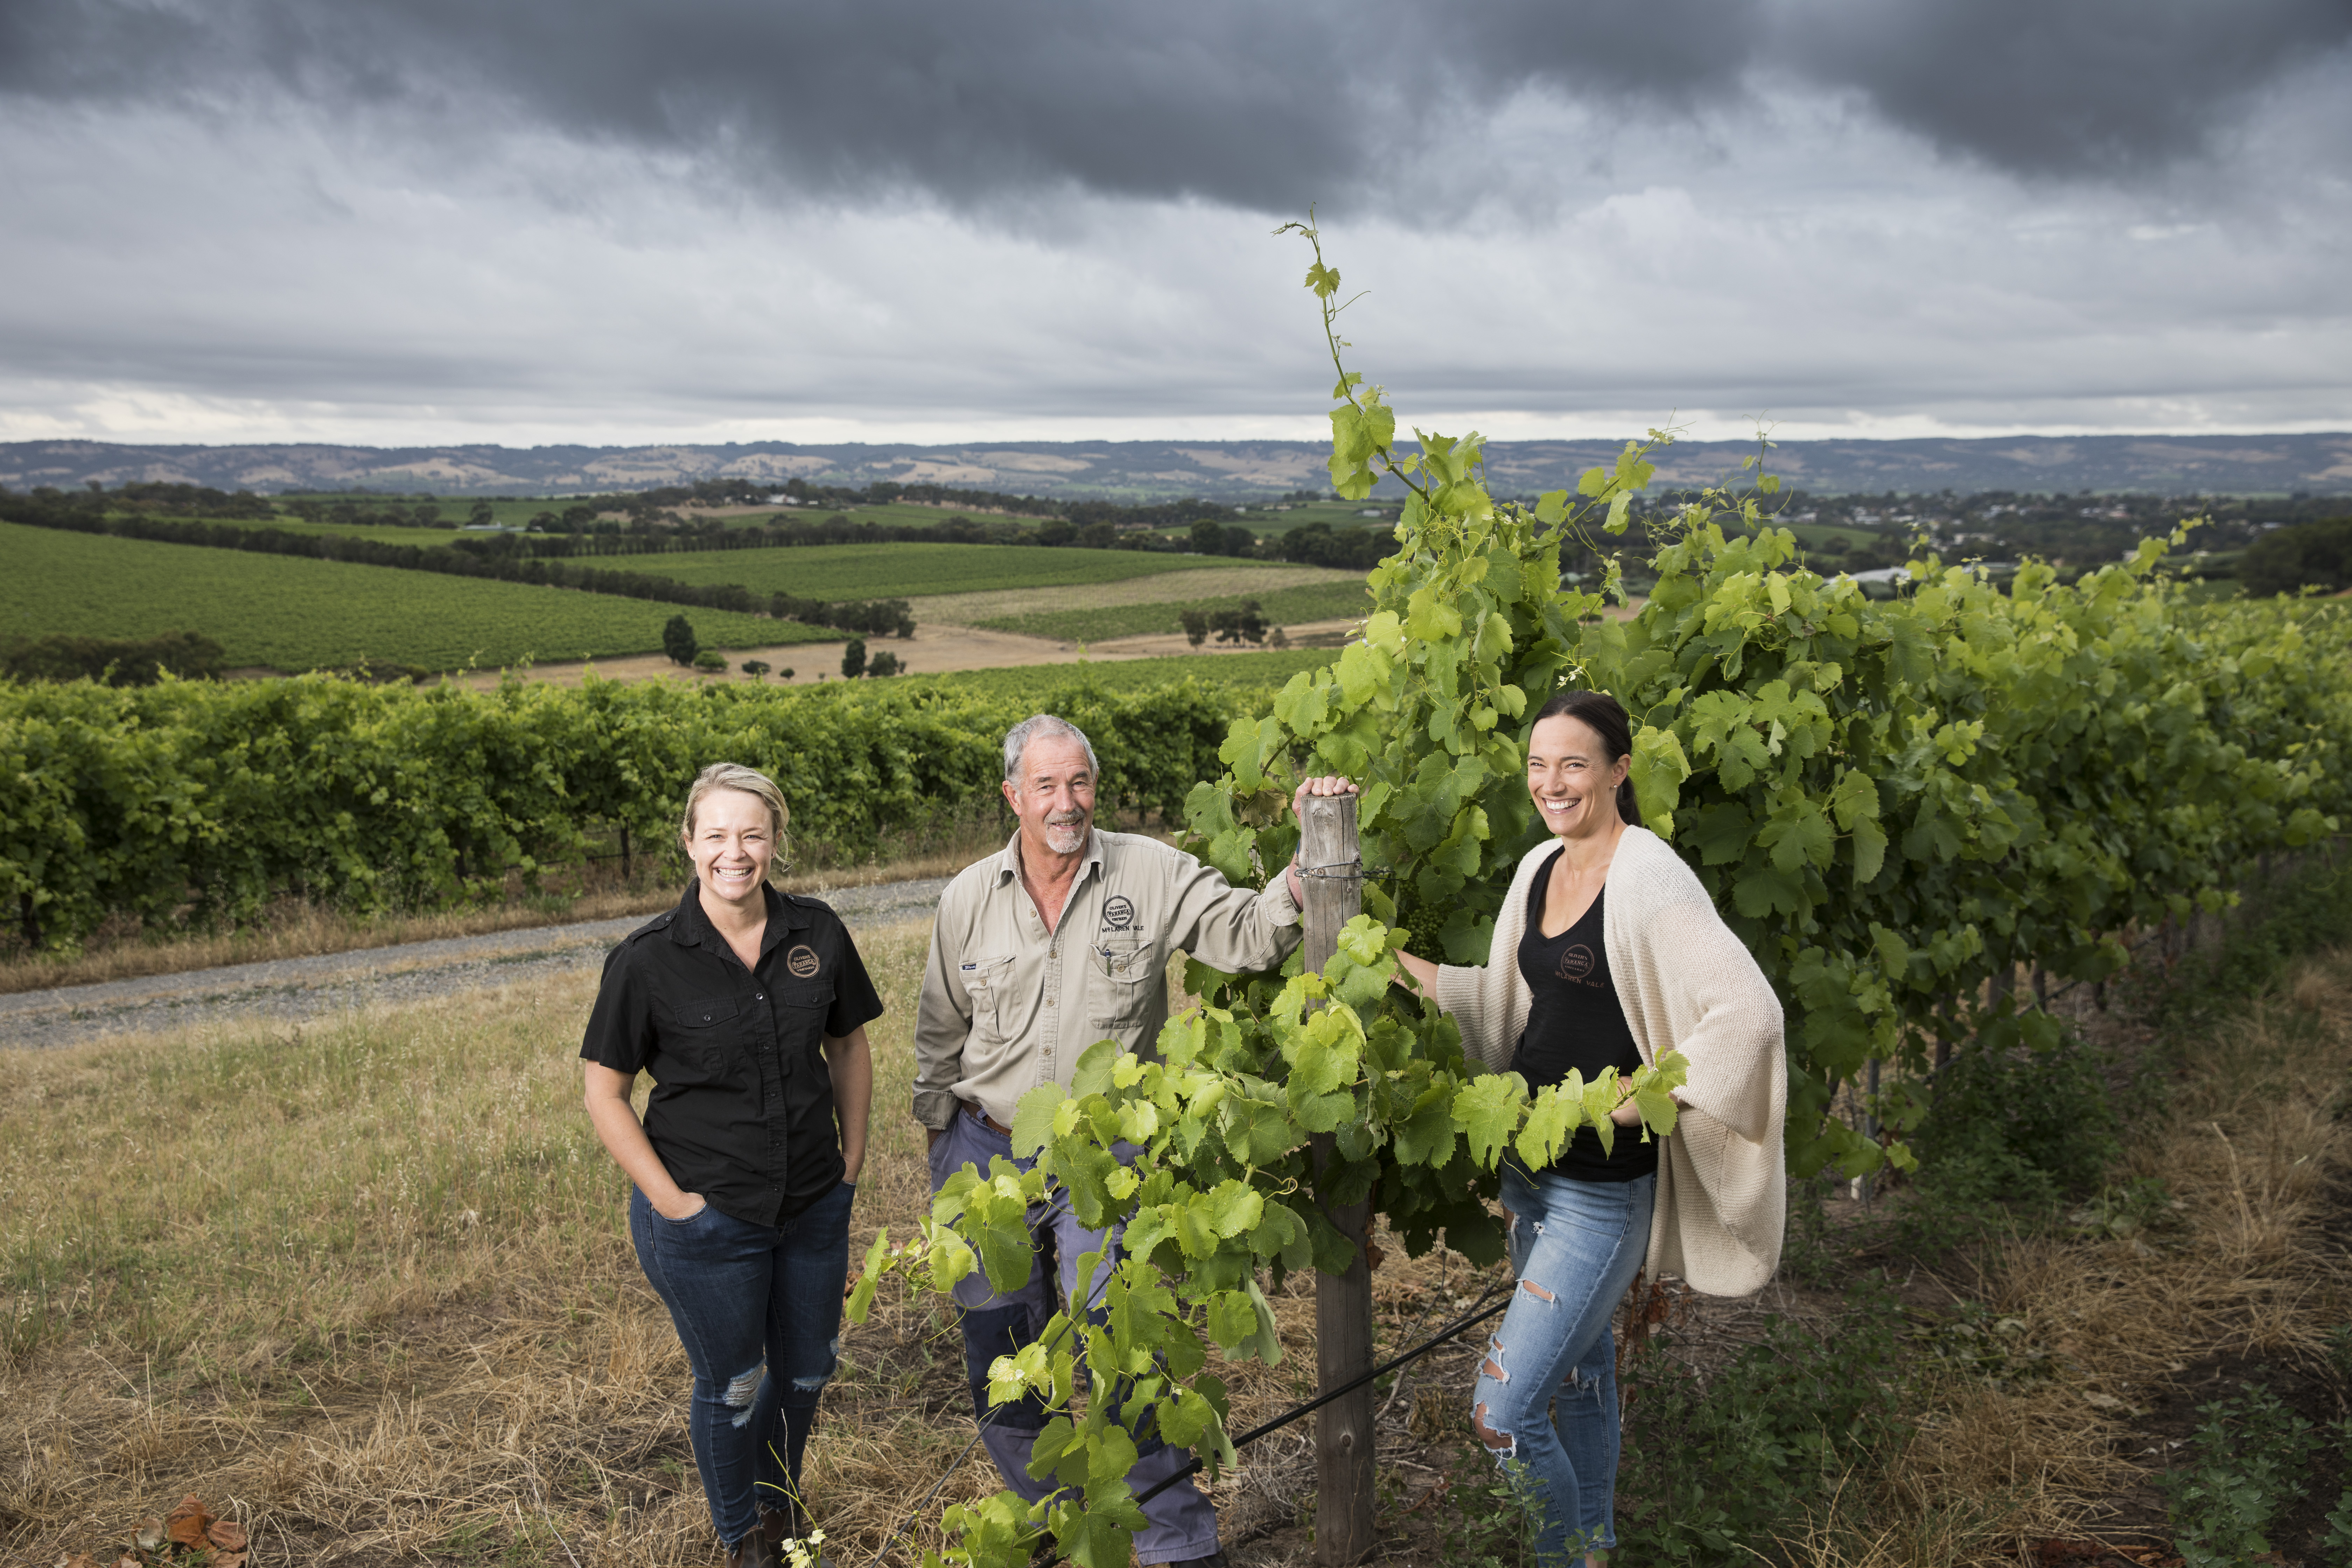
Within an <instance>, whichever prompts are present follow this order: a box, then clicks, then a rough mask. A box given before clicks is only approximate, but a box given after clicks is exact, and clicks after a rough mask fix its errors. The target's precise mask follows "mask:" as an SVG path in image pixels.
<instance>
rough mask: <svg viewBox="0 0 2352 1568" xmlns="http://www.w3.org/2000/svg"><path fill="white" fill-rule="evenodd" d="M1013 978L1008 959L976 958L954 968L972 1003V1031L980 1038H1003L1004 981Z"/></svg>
mask: <svg viewBox="0 0 2352 1568" xmlns="http://www.w3.org/2000/svg"><path fill="white" fill-rule="evenodd" d="M1012 977H1013V961H1012V960H1011V959H1009V958H976V959H974V960H972V961H971V963H966V964H964V965H963V966H962V967H961V968H960V969H958V970H957V971H956V978H957V979H959V980H961V981H962V982H963V994H964V997H965V1000H966V1001H968V1002H969V1003H970V1004H971V1032H972V1034H973V1035H974V1036H975V1037H978V1038H980V1039H983V1040H1001V1039H1003V1037H1004V1023H1003V1010H1004V983H1005V982H1006V981H1008V980H1010V979H1011V978H1012Z"/></svg>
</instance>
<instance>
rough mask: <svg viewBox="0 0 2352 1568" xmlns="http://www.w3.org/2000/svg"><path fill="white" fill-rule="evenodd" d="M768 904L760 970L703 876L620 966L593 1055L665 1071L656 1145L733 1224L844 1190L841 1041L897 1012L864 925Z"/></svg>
mask: <svg viewBox="0 0 2352 1568" xmlns="http://www.w3.org/2000/svg"><path fill="white" fill-rule="evenodd" d="M761 890H762V891H763V892H764V893H765V894H766V896H767V903H768V924H767V929H766V930H765V931H762V932H761V936H760V962H759V963H757V964H756V965H754V966H753V967H751V969H748V970H747V969H745V968H744V967H743V961H742V960H741V959H740V958H738V957H736V956H735V952H734V949H732V948H730V947H729V946H728V945H727V939H726V938H725V937H723V936H721V935H720V934H719V932H718V931H715V930H713V929H712V927H711V924H710V922H709V920H708V919H707V918H705V916H704V915H703V912H702V901H701V899H700V897H699V885H698V883H696V882H688V884H687V889H686V897H685V898H684V899H682V900H679V901H678V906H677V909H675V910H671V911H670V912H669V913H667V914H664V915H656V916H655V917H654V918H653V919H652V920H651V921H647V922H646V924H645V925H643V926H640V927H638V928H637V929H636V930H635V931H631V932H630V933H629V934H628V935H627V936H626V937H625V938H624V939H623V940H622V942H621V944H620V945H619V946H617V947H615V948H614V949H613V951H612V952H611V953H610V954H608V955H607V956H606V957H605V960H604V985H603V987H602V989H600V990H599V991H598V992H597V994H596V1008H595V1011H594V1012H593V1013H591V1014H590V1015H589V1017H588V1033H587V1037H586V1038H585V1039H584V1040H583V1041H582V1042H581V1046H580V1055H581V1058H582V1059H583V1060H584V1061H592V1062H595V1063H596V1064H598V1065H599V1066H602V1067H608V1068H612V1069H613V1070H614V1071H615V1072H624V1073H628V1074H630V1075H632V1076H635V1074H636V1073H638V1072H646V1073H650V1074H652V1075H653V1079H654V1092H653V1098H652V1100H650V1101H649V1102H648V1103H647V1104H646V1136H647V1137H648V1138H649V1139H651V1140H652V1142H653V1146H654V1152H655V1153H656V1154H658V1155H660V1156H661V1163H663V1164H664V1165H665V1166H667V1168H668V1170H669V1174H670V1179H671V1180H672V1181H674V1182H676V1183H677V1184H678V1185H679V1186H680V1187H682V1188H684V1189H685V1190H686V1191H688V1192H689V1193H700V1194H702V1195H703V1196H704V1197H705V1198H706V1199H708V1200H709V1202H710V1204H711V1205H713V1206H714V1207H716V1208H717V1209H718V1210H719V1212H720V1213H721V1214H727V1215H734V1216H735V1217H736V1218H737V1219H740V1220H747V1221H749V1222H751V1224H754V1225H780V1224H782V1222H783V1221H785V1220H787V1219H790V1218H791V1217H792V1216H793V1215H796V1214H798V1213H800V1212H801V1211H802V1210H803V1209H805V1208H807V1207H808V1206H809V1205H811V1204H813V1203H814V1202H816V1200H817V1199H819V1198H821V1197H823V1196H824V1194H827V1193H829V1192H831V1191H833V1189H834V1188H835V1186H836V1185H838V1184H840V1181H841V1177H842V1172H843V1170H844V1166H843V1164H842V1161H841V1127H840V1123H839V1121H837V1120H836V1118H835V1110H834V1103H833V1074H832V1072H831V1070H830V1069H829V1068H827V1066H826V1064H825V1059H824V1039H825V1037H827V1036H831V1037H834V1038H835V1039H841V1038H843V1037H846V1036H847V1035H848V1034H849V1033H850V1032H851V1031H852V1030H854V1029H856V1027H857V1026H860V1025H861V1024H865V1023H866V1022H868V1021H870V1020H872V1019H875V1018H878V1017H880V1016H882V998H881V997H880V996H878V995H877V994H875V990H874V983H873V981H871V980H870V979H868V978H867V977H866V965H865V963H863V962H862V961H861V960H860V959H859V958H858V956H857V948H856V944H855V943H853V942H851V941H850V940H849V931H848V928H847V927H845V926H844V925H843V924H842V923H841V918H840V917H839V916H838V915H835V913H834V912H833V910H831V909H829V908H828V907H826V906H825V905H824V904H822V903H819V902H818V901H817V900H814V899H802V898H792V897H787V896H786V895H784V894H782V893H779V892H777V891H776V890H775V889H773V888H767V889H761Z"/></svg>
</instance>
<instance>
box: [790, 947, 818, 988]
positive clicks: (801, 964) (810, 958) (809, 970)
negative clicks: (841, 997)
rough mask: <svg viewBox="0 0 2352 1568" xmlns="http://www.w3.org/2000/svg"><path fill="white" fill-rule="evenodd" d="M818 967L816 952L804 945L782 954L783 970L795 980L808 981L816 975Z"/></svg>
mask: <svg viewBox="0 0 2352 1568" xmlns="http://www.w3.org/2000/svg"><path fill="white" fill-rule="evenodd" d="M819 967H820V966H819V964H818V963H817V956H816V950H815V949H814V948H813V947H809V946H807V945H805V944H803V945H802V946H799V947H795V948H793V950H792V951H791V952H788V953H786V954H784V968H785V969H786V970H788V971H789V972H790V973H791V974H792V976H793V979H795V980H806V979H809V978H810V977H812V976H813V975H814V974H815V973H816V972H817V970H818V968H819Z"/></svg>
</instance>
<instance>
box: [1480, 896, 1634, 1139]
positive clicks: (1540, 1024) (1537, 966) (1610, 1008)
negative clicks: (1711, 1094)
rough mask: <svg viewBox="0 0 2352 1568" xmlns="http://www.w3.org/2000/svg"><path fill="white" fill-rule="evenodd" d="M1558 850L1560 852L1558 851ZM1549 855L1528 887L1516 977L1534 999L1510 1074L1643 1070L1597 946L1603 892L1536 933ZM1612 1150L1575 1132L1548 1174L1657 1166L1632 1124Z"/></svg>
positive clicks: (1542, 1082)
mask: <svg viewBox="0 0 2352 1568" xmlns="http://www.w3.org/2000/svg"><path fill="white" fill-rule="evenodd" d="M1561 853H1563V854H1564V853H1565V851H1564V850H1563V851H1562V852H1561ZM1559 861H1560V857H1559V855H1557V854H1556V855H1554V856H1553V857H1552V858H1551V859H1550V860H1549V862H1548V863H1546V865H1545V866H1544V868H1543V869H1542V870H1540V871H1538V872H1537V873H1536V874H1535V877H1534V878H1533V879H1532V885H1531V886H1529V888H1528V929H1527V933H1526V934H1525V935H1523V936H1522V937H1520V938H1519V952H1518V964H1519V977H1520V978H1521V979H1523V980H1525V981H1526V982H1527V983H1528V991H1529V992H1530V993H1531V994H1533V996H1534V1002H1533V1004H1532V1005H1530V1006H1529V1007H1528V1025H1527V1027H1526V1028H1525V1029H1523V1030H1521V1031H1520V1033H1519V1044H1518V1048H1517V1050H1516V1051H1514V1052H1513V1053H1512V1056H1511V1070H1512V1071H1513V1072H1516V1073H1517V1074H1518V1075H1519V1076H1520V1077H1521V1078H1523V1079H1527V1080H1528V1088H1529V1089H1542V1088H1543V1087H1545V1086H1546V1085H1548V1084H1555V1083H1558V1082H1559V1081H1560V1080H1561V1079H1565V1078H1567V1077H1568V1075H1569V1071H1570V1068H1574V1069H1575V1070H1576V1071H1578V1072H1580V1073H1582V1074H1583V1075H1584V1080H1585V1081H1586V1082H1587V1083H1590V1082H1591V1081H1592V1079H1594V1078H1596V1077H1598V1076H1599V1075H1600V1073H1601V1069H1602V1068H1616V1069H1617V1071H1618V1074H1619V1076H1621V1077H1622V1076H1624V1075H1625V1074H1628V1073H1631V1072H1632V1071H1633V1069H1634V1068H1638V1067H1640V1066H1641V1065H1642V1052H1641V1047H1638V1046H1636V1045H1634V1043H1633V1030H1632V1029H1631V1028H1629V1027H1627V1026H1626V1023H1625V1009H1624V1008H1623V1007H1622V1005H1620V1004H1619V1003H1618V1000H1617V987H1616V985H1615V984H1614V983H1613V982H1612V980H1611V978H1610V974H1609V950H1608V948H1607V947H1606V946H1605V945H1604V944H1603V943H1602V942H1601V905H1602V904H1604V903H1605V902H1607V901H1608V898H1609V889H1607V888H1605V887H1604V888H1603V889H1601V891H1600V893H1599V894H1597V895H1595V897H1594V898H1593V900H1592V907H1591V909H1589V910H1585V911H1584V913H1583V914H1582V915H1580V917H1578V919H1577V921H1576V923H1575V924H1574V925H1572V926H1570V927H1569V928H1568V929H1567V930H1566V931H1562V932H1560V933H1559V935H1558V936H1554V937H1547V936H1546V935H1544V934H1543V910H1544V900H1545V898H1546V896H1547V895H1548V894H1549V890H1550V888H1551V878H1552V873H1553V872H1554V871H1555V870H1557V869H1558V868H1559ZM1616 1131H1617V1146H1616V1148H1615V1150H1614V1151H1612V1152H1610V1153H1606V1154H1604V1153H1602V1152H1601V1134H1600V1133H1598V1132H1596V1131H1593V1130H1592V1129H1591V1127H1589V1126H1588V1127H1580V1128H1578V1129H1577V1130H1576V1134H1575V1136H1574V1137H1572V1138H1570V1140H1569V1143H1568V1147H1567V1148H1565V1149H1563V1150H1561V1151H1560V1155H1559V1159H1558V1160H1555V1161H1554V1162H1552V1165H1551V1170H1552V1172H1553V1173H1554V1174H1557V1175H1562V1176H1570V1177H1573V1178H1574V1179H1576V1180H1578V1181H1581V1182H1630V1181H1633V1180H1634V1179H1635V1178H1636V1177H1639V1176H1646V1175H1648V1174H1649V1173H1652V1172H1653V1171H1655V1170H1656V1169H1657V1168H1658V1145H1657V1143H1656V1142H1654V1141H1653V1142H1647V1143H1645V1142H1643V1141H1642V1130H1641V1129H1640V1128H1639V1127H1620V1128H1618V1129H1617V1130H1616Z"/></svg>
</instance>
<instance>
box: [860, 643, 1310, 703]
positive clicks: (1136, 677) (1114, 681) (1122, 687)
mask: <svg viewBox="0 0 2352 1568" xmlns="http://www.w3.org/2000/svg"><path fill="white" fill-rule="evenodd" d="M1335 658H1339V649H1337V648H1328V647H1324V648H1311V647H1310V648H1288V649H1286V650H1284V651H1283V652H1280V653H1215V654H1211V653H1195V654H1180V655H1178V656H1177V657H1175V658H1122V659H1111V660H1107V661H1104V662H1102V663H1078V664H1030V665H1023V666H1021V667H1019V668H1011V669H967V670H962V671H960V672H958V673H956V674H953V675H908V676H901V677H899V678H898V679H901V680H904V681H907V682H908V683H909V684H915V685H923V686H952V687H956V688H959V689H966V690H974V691H981V692H985V693H987V694H989V695H991V696H1003V697H1027V698H1030V699H1032V700H1042V699H1044V698H1045V697H1048V696H1051V695H1052V694H1053V693H1055V692H1056V691H1064V690H1067V689H1069V688H1071V687H1073V686H1080V685H1091V686H1096V687H1100V688H1102V689H1107V690H1112V691H1129V690H1133V689H1136V688H1137V687H1141V686H1158V685H1160V684H1161V683H1163V682H1165V681H1171V680H1180V679H1183V678H1184V677H1186V676H1191V677H1192V678H1193V679H1196V680H1201V681H1205V682H1209V683H1211V684H1214V685H1222V686H1232V687H1241V688H1248V689H1262V690H1265V691H1268V692H1271V691H1276V690H1278V689H1280V688H1281V686H1282V683H1283V682H1284V681H1286V680H1288V679H1290V678H1291V677H1292V676H1294V675H1296V674H1297V673H1298V672H1299V671H1300V670H1302V669H1319V668H1322V667H1323V666H1325V665H1327V664H1328V663H1330V662H1331V661H1332V660H1333V659H1335Z"/></svg>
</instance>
